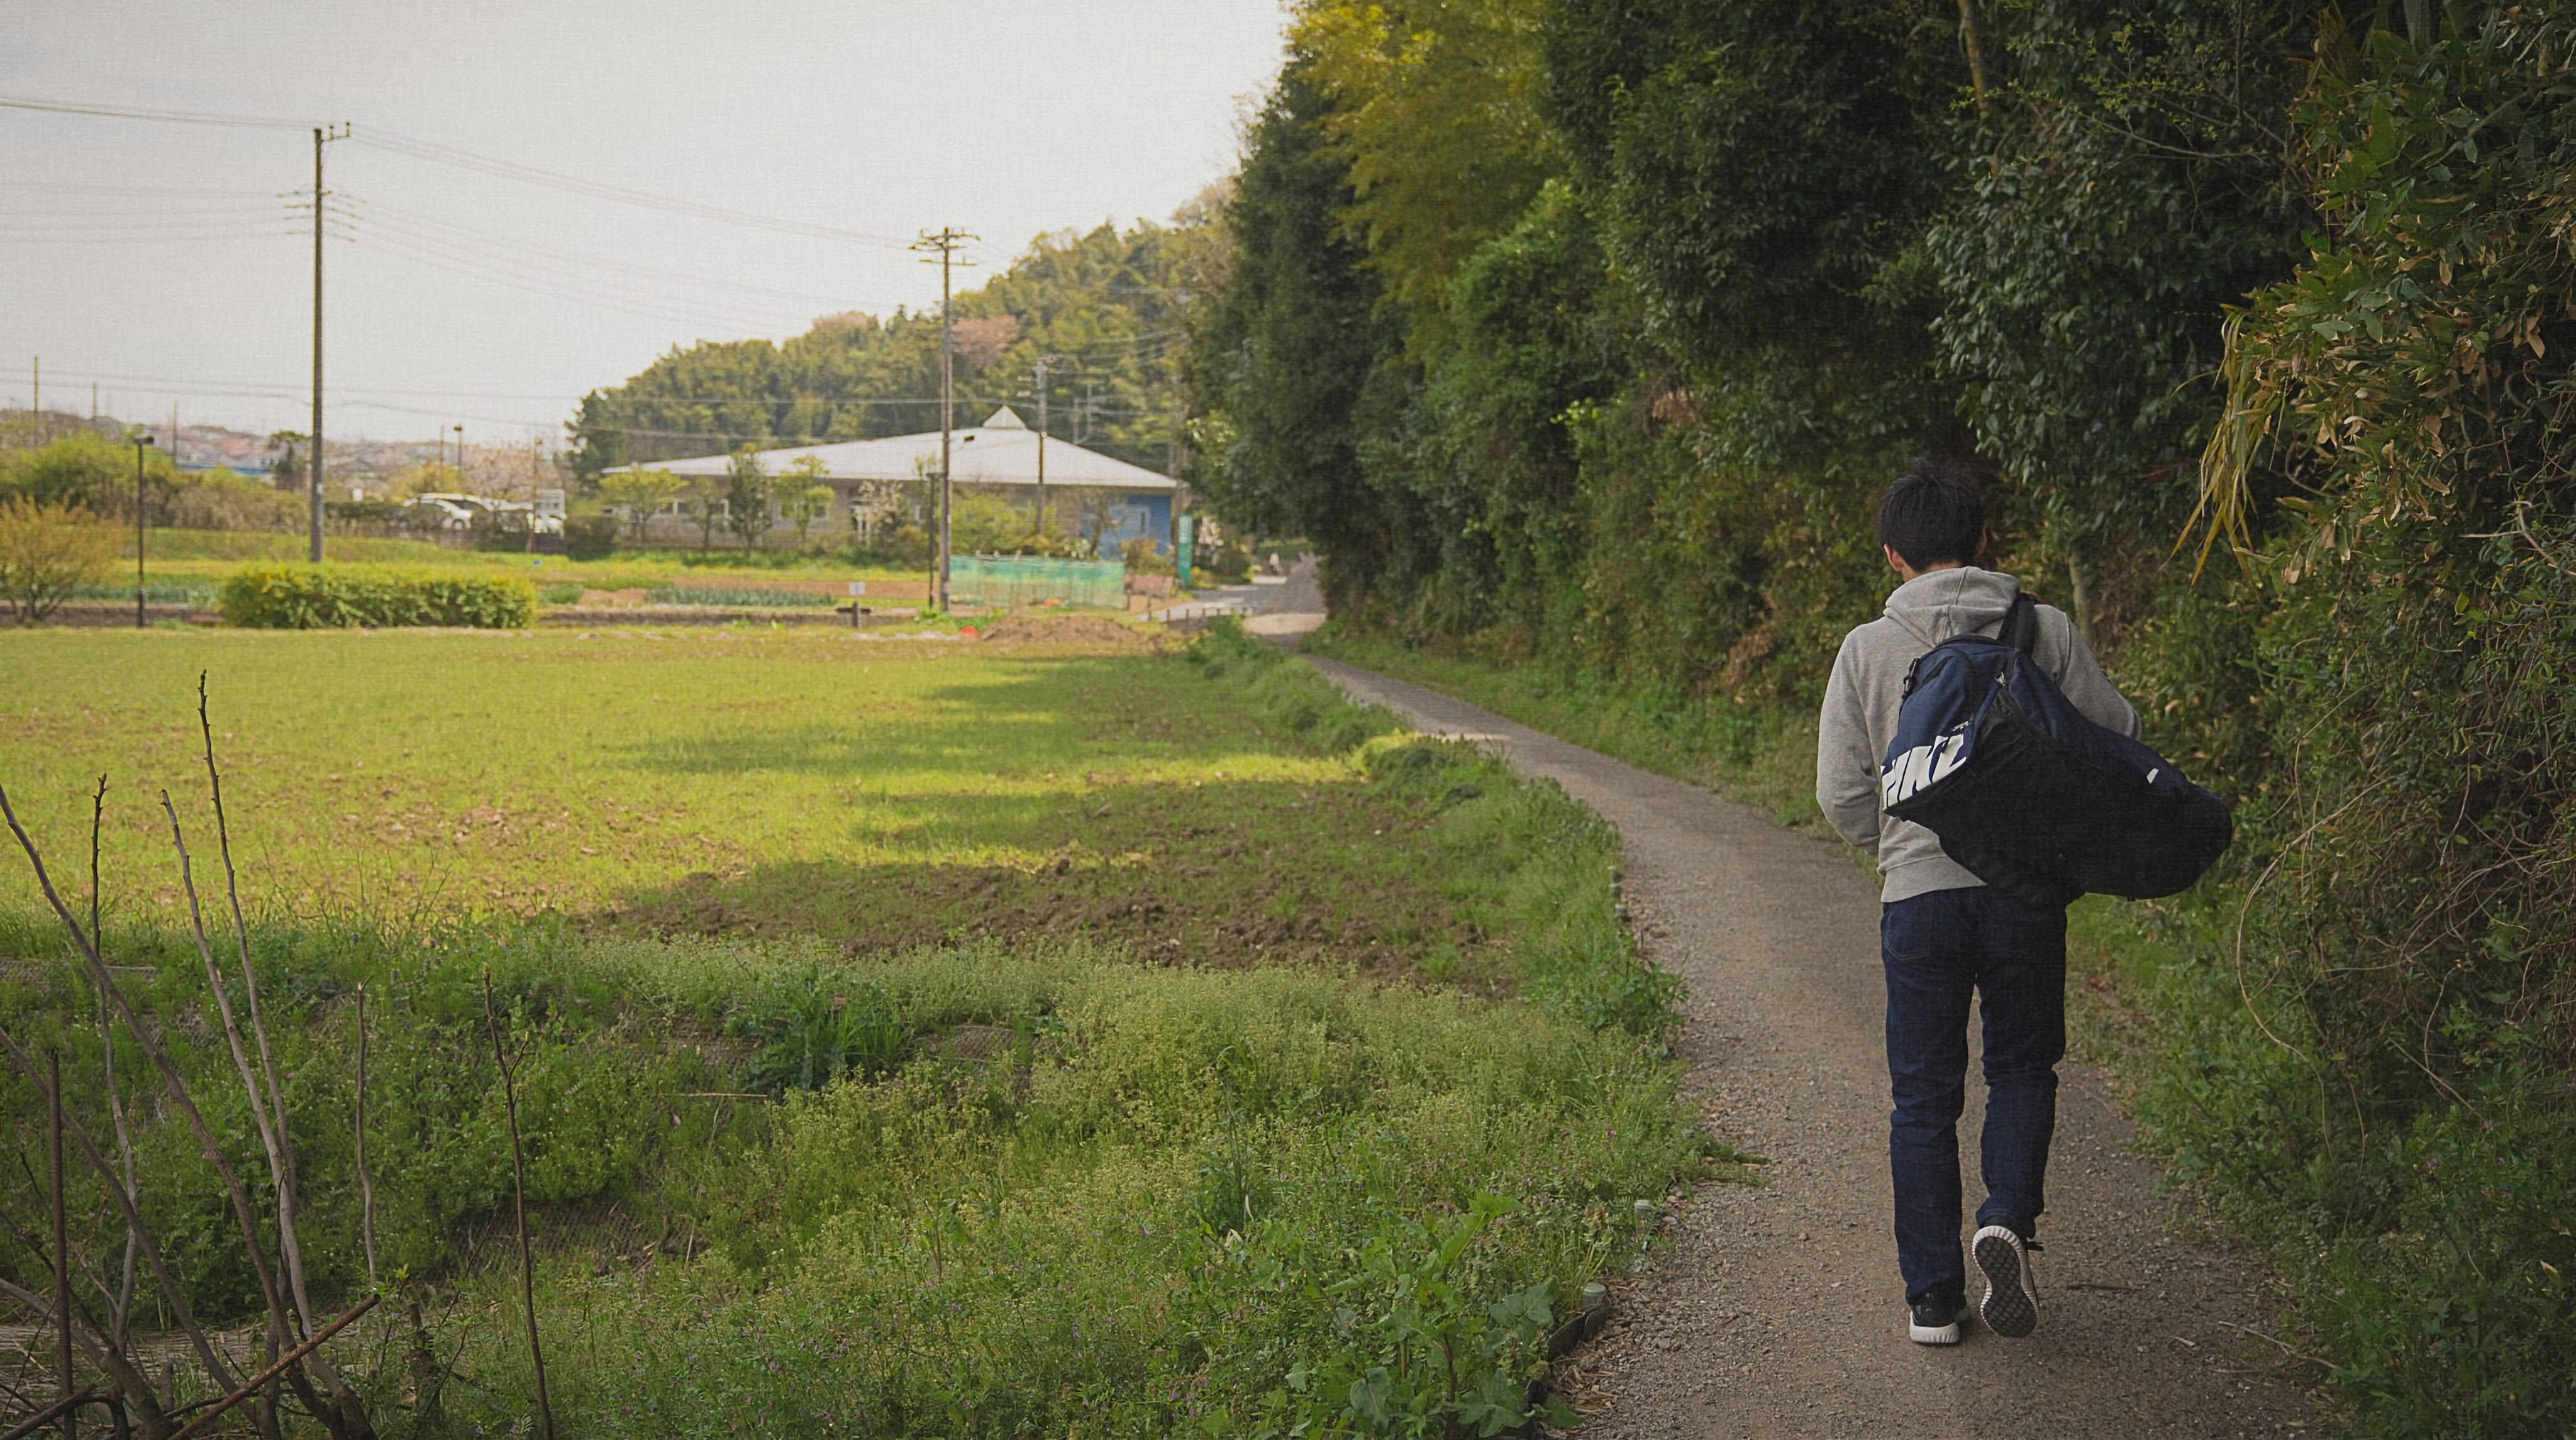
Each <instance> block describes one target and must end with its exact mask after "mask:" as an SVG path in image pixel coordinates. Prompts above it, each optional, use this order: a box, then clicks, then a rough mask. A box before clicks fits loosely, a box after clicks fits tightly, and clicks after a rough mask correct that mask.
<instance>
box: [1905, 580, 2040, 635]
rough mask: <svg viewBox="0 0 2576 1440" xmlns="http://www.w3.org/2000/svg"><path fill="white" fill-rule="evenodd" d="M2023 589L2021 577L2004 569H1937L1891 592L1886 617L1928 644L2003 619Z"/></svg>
mask: <svg viewBox="0 0 2576 1440" xmlns="http://www.w3.org/2000/svg"><path fill="white" fill-rule="evenodd" d="M2020 594H2021V582H2020V581H2019V580H2016V579H2014V578H2013V577H2012V576H2010V575H2006V574H2004V573H2002V572H2001V571H1997V570H1980V569H1978V568H1976V567H1975V566H1973V565H1962V566H1960V567H1959V568H1957V569H1955V570H1933V571H1929V572H1926V573H1924V574H1921V575H1917V576H1915V577H1914V578H1913V579H1911V580H1908V581H1906V582H1905V583H1904V584H1902V585H1899V586H1897V587H1896V593H1895V594H1893V595H1890V596H1888V597H1887V618H1888V619H1890V620H1893V621H1895V622H1896V623H1897V624H1899V625H1901V626H1903V627H1905V632H1906V633H1907V634H1909V635H1912V636H1913V637H1914V638H1915V639H1917V640H1920V641H1922V642H1923V646H1924V648H1925V649H1927V650H1928V649H1930V648H1931V647H1933V646H1935V645H1938V644H1940V643H1941V642H1942V641H1944V640H1947V639H1949V638H1950V637H1951V636H1953V635H1964V634H1966V633H1968V632H1969V631H1971V630H1985V629H1989V628H1992V627H1995V626H1999V625H2001V624H2002V623H2003V618H2004V615H2005V613H2006V612H2008V611H2010V610H2011V609H2012V603H2013V599H2014V597H2016V596H2018V595H2020Z"/></svg>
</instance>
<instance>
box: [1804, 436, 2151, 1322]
mask: <svg viewBox="0 0 2576 1440" xmlns="http://www.w3.org/2000/svg"><path fill="white" fill-rule="evenodd" d="M1985 539H1986V535H1985V499H1984V496H1983V495H1982V494H1981V493H1980V491H1979V489H1978V486H1977V481H1976V477H1975V475H1974V474H1973V473H1972V472H1971V471H1970V470H1969V469H1968V467H1967V466H1965V465H1963V464H1960V463H1957V462H1955V461H1946V460H1916V461H1914V462H1913V463H1912V464H1910V465H1908V466H1906V468H1905V471H1904V473H1903V474H1901V475H1899V476H1898V477H1897V479H1896V483H1895V484H1893V485H1891V486H1889V487H1888V490H1887V493H1886V495H1885V496H1884V497H1883V498H1881V500H1880V501H1879V505H1878V541H1879V548H1880V549H1881V550H1882V551H1883V552H1884V553H1885V555H1886V557H1887V563H1888V565H1889V567H1890V568H1892V569H1893V570H1895V571H1896V573H1897V576H1898V577H1899V579H1900V580H1901V581H1902V582H1903V583H1902V584H1900V585H1898V586H1897V587H1896V591H1895V593H1894V594H1891V595H1889V596H1888V597H1887V612H1886V613H1885V614H1884V615H1882V616H1880V617H1879V618H1878V619H1876V620H1872V621H1871V622H1869V623H1868V624H1866V625H1863V626H1861V627H1860V628H1858V629H1856V630H1854V631H1852V632H1851V634H1849V635H1848V636H1845V637H1844V639H1843V646H1842V652H1841V653H1840V654H1838V655H1836V656H1835V657H1834V673H1833V678H1832V680H1831V681H1830V682H1828V684H1827V685H1826V687H1825V705H1824V713H1823V715H1822V716H1821V717H1820V718H1819V721H1818V724H1817V734H1816V803H1817V804H1819V805H1821V806H1823V807H1824V812H1825V816H1826V818H1827V819H1828V820H1830V821H1832V823H1833V826H1834V829H1835V830H1837V831H1839V832H1841V834H1842V837H1843V838H1844V839H1846V840H1848V841H1850V842H1851V843H1852V844H1854V845H1857V846H1859V847H1860V848H1861V849H1863V850H1865V851H1868V852H1869V853H1870V855H1871V856H1873V857H1874V858H1876V860H1877V861H1878V870H1879V874H1880V876H1881V877H1882V879H1883V884H1882V886H1881V888H1880V892H1879V899H1880V902H1881V910H1880V916H1879V958H1880V960H1881V962H1882V964H1883V965H1884V966H1885V968H1886V972H1887V1076H1888V1084H1889V1088H1890V1090H1891V1091H1892V1092H1893V1095H1894V1098H1895V1110H1894V1113H1893V1114H1892V1115H1891V1116H1890V1117H1889V1123H1888V1142H1887V1156H1888V1168H1889V1171H1890V1172H1891V1175H1892V1178H1893V1180H1894V1182H1895V1189H1896V1261H1897V1269H1898V1270H1899V1271H1900V1272H1901V1273H1902V1274H1903V1276H1904V1278H1905V1302H1906V1306H1907V1308H1908V1311H1909V1312H1910V1313H1909V1315H1908V1324H1907V1330H1906V1333H1907V1334H1908V1335H1909V1336H1910V1337H1911V1338H1912V1339H1914V1340H1915V1341H1917V1342H1918V1343H1921V1344H1925V1345H1955V1344H1957V1343H1958V1340H1959V1315H1960V1312H1961V1311H1962V1310H1964V1309H1965V1308H1966V1304H1967V1273H1966V1269H1965V1267H1964V1265H1963V1264H1962V1262H1961V1256H1960V1253H1959V1204H1960V1200H1959V1129H1958V1122H1959V1113H1960V1109H1961V1107H1962V1105H1963V1104H1964V1102H1965V1098H1966V1093H1967V1074H1968V1002H1969V999H1970V997H1971V996H1972V995H1973V996H1974V997H1976V998H1977V1000H1978V1001H1979V1003H1980V1006H1981V1008H1982V1011H1983V1013H1984V1017H1985V1075H1986V1126H1985V1145H1984V1153H1983V1155H1982V1157H1981V1168H1982V1171H1983V1174H1984V1178H1985V1183H1986V1199H1985V1203H1984V1204H1982V1205H1980V1206H1978V1207H1977V1226H1978V1229H1977V1233H1976V1236H1975V1238H1974V1240H1973V1241H1972V1244H1971V1248H1972V1249H1973V1251H1974V1253H1975V1255H1976V1259H1977V1265H1978V1268H1979V1269H1980V1270H1981V1271H1983V1272H1984V1276H1985V1280H1986V1291H1985V1296H1984V1298H1983V1300H1982V1301H1981V1303H1980V1305H1979V1313H1980V1315H1981V1316H1982V1318H1983V1319H1984V1321H1985V1323H1986V1325H1987V1326H1988V1327H1989V1328H1990V1329H1992V1330H1994V1331H1995V1332H1996V1333H1997V1334H2000V1335H2008V1336H2023V1335H2028V1334H2029V1333H2030V1332H2031V1330H2032V1329H2033V1328H2034V1327H2035V1326H2036V1325H2037V1324H2038V1322H2039V1297H2038V1291H2037V1289H2036V1287H2035V1286H2034V1285H2033V1284H2032V1283H2031V1276H2030V1258H2029V1251H2030V1250H2031V1249H2034V1248H2036V1245H2035V1242H2034V1240H2033V1236H2034V1233H2035V1227H2036V1226H2037V1224H2038V1222H2039V1216H2040V1212H2041V1211H2042V1210H2043V1209H2044V1208H2046V1207H2045V1200H2044V1182H2045V1179H2046V1176H2047V1172H2048V1146H2049V1140H2050V1138H2051V1136H2052V1134H2053V1133H2054V1131H2055V1129H2056V1126H2057V1062H2058V1060H2059V1059H2060V1058H2062V1057H2063V1056H2064V1055H2065V1053H2066V914H2065V912H2064V911H2063V910H2051V911H2040V910H2033V909H2030V908H2029V907H2027V906H2025V905H2022V904H2020V903H2019V902H2017V901H2013V900H2008V899H2006V898H2005V897H2004V896H2002V895H2000V894H1998V893H1996V892H1995V891H1993V890H1990V889H1988V888H1987V887H1986V886H1985V884H1984V883H1983V882H1982V881H1980V880H1978V879H1977V877H1976V876H1974V875H1972V874H1970V873H1969V872H1968V871H1967V870H1966V869H1964V868H1962V867H1961V866H1960V865H1959V864H1958V863H1957V862H1956V861H1953V860H1952V859H1950V857H1948V856H1947V855H1944V854H1943V853H1942V852H1941V842H1940V840H1939V838H1938V837H1936V836H1934V835H1933V833H1932V832H1931V831H1929V830H1926V829H1924V828H1923V827H1922V826H1920V825H1916V824H1912V823H1910V822H1908V821H1904V820H1898V819H1894V818H1892V817H1890V816H1888V815H1887V814H1886V813H1885V812H1884V811H1883V810H1882V809H1881V808H1880V800H1879V765H1880V762H1881V761H1882V760H1883V759H1884V758H1885V756H1886V754H1887V747H1888V742H1889V741H1890V740H1891V739H1892V738H1893V737H1894V735H1895V732H1896V717H1897V708H1898V706H1899V705H1900V704H1901V703H1902V702H1903V700H1904V698H1905V677H1906V672H1907V671H1908V670H1909V669H1910V668H1911V667H1912V666H1913V664H1914V662H1915V660H1916V659H1917V658H1919V657H1920V656H1922V655H1923V654H1924V653H1925V652H1926V651H1928V650H1930V649H1932V648H1933V647H1934V646H1936V645H1938V644H1940V643H1941V642H1942V641H1944V640H1947V639H1949V638H1951V637H1952V636H1954V635H1962V634H1966V633H1968V632H1970V631H1975V632H1977V633H1979V634H1982V635H1995V634H1997V633H1998V632H1999V631H2000V629H2001V628H2002V625H2003V621H2004V618H2005V616H2006V615H2007V614H2008V613H2009V612H2010V611H2011V609H2012V605H2013V600H2014V598H2015V597H2016V596H2018V595H2019V594H2020V593H2021V584H2020V582H2019V581H2017V580H2015V579H2014V578H2013V577H2012V576H2010V575H2003V574H1998V573H1997V572H1995V571H1992V570H1985V569H1980V568H1978V562H1980V561H1981V560H1983V559H1984V558H1985V557H1984V551H1985ZM2036 608H2037V615H2038V621H2039V626H2038V630H2039V635H2038V642H2037V645H2036V647H2035V648H2034V650H2033V652H2032V658H2033V660H2034V661H2035V662H2036V663H2037V664H2038V665H2039V666H2040V667H2041V668H2042V669H2044V670H2046V671H2047V672H2048V674H2049V676H2050V678H2052V679H2054V680H2055V681H2056V682H2057V685H2058V688H2059V689H2060V690H2062V691H2063V692H2064V693H2065V695H2066V698H2067V699H2068V700H2070V701H2072V702H2073V703H2074V705H2075V707H2076V709H2078V710H2079V711H2081V712H2083V714H2084V716H2085V718H2087V719H2089V720H2091V721H2093V722H2094V723H2095V724H2098V725H2101V726H2103V727H2105V728H2106V729H2111V730H2117V731H2119V732H2120V733H2122V734H2124V735H2127V736H2130V737H2131V738H2135V737H2136V736H2137V734H2138V714H2137V711H2136V710H2135V709H2133V708H2131V706H2130V705H2129V702H2128V701H2126V700H2124V699H2122V698H2120V692H2119V691H2117V690H2115V689H2113V688H2112V687H2111V682H2110V680H2109V679H2108V678H2107V677H2105V676H2104V675H2103V673H2102V667H2101V666H2100V665H2099V664H2098V663H2096V662H2095V660H2094V659H2093V655H2092V652H2091V651H2090V650H2088V649H2087V648H2086V647H2085V644H2084V641H2083V638H2082V637H2081V636H2080V635H2078V634H2077V633H2076V630H2075V625H2074V622H2072V621H2070V620H2068V619H2067V618H2066V616H2065V615H2064V614H2063V613H2062V612H2060V611H2058V610H2056V609H2054V608H2052V607H2050V606H2047V605H2041V606H2038V607H2036Z"/></svg>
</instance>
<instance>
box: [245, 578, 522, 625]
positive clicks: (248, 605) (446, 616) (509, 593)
mask: <svg viewBox="0 0 2576 1440" xmlns="http://www.w3.org/2000/svg"><path fill="white" fill-rule="evenodd" d="M215 603H216V605H217V607H218V608H220V609H221V610H222V611H223V612H224V619H225V621H226V622H227V623H229V624H233V625H239V626H243V627H246V628H249V629H255V630H328V629H338V628H347V627H352V626H365V627H368V628H371V629H372V628H380V627H390V626H398V625H461V626H467V627H471V628H473V629H478V630H515V629H519V628H521V627H524V626H526V625H528V624H529V623H530V622H531V621H533V620H534V619H535V618H536V609H537V592H536V588H535V587H534V586H532V585H530V584H529V583H528V582H527V581H525V580H520V579H515V578H483V577H467V576H448V575H405V574H403V573H401V572H399V571H390V570H374V569H357V568H350V569H340V568H335V567H331V566H311V567H302V566H295V567H290V566H284V565H254V566H250V567H247V568H245V569H242V570H240V571H237V572H235V574H234V575H233V577H232V578H231V579H229V580H227V581H225V582H224V588H223V592H222V594H221V595H220V596H218V597H217V599H216V602H215Z"/></svg>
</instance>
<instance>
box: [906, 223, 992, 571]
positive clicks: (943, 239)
mask: <svg viewBox="0 0 2576 1440" xmlns="http://www.w3.org/2000/svg"><path fill="white" fill-rule="evenodd" d="M982 238H983V237H982V236H980V235H969V234H967V233H966V232H965V231H963V230H957V229H952V228H949V227H945V226H943V227H941V228H940V229H938V230H925V231H923V232H922V233H921V239H920V241H919V242H917V243H916V244H914V246H913V247H912V248H913V249H915V250H919V251H923V252H925V254H926V255H928V254H936V255H937V256H938V260H937V264H938V266H939V540H938V551H939V553H938V554H937V556H935V557H934V559H935V562H936V567H937V568H936V569H934V570H933V571H932V573H931V578H930V601H931V606H932V608H934V609H936V610H938V611H939V612H940V613H941V614H943V615H944V614H946V613H948V546H949V524H948V522H949V512H950V509H951V502H952V501H953V499H954V498H955V492H956V487H955V486H954V485H952V484H951V483H949V463H948V461H949V456H948V451H949V444H950V439H949V432H950V431H952V430H954V429H956V428H957V335H956V327H955V323H954V322H955V317H954V316H952V315H950V314H949V306H948V295H949V291H948V271H949V267H950V266H952V265H971V264H973V263H974V262H973V261H971V260H959V259H957V258H956V256H957V247H958V246H959V245H962V244H964V243H965V242H967V241H969V240H980V239H982ZM922 263H923V264H925V265H927V264H931V263H933V262H932V261H930V260H929V259H927V258H925V259H924V260H923V261H922Z"/></svg>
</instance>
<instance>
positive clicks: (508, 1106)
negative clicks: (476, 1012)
mask: <svg viewBox="0 0 2576 1440" xmlns="http://www.w3.org/2000/svg"><path fill="white" fill-rule="evenodd" d="M483 1024H484V1026H485V1028H487V1029H489V1030H490V1031H491V1032H492V1059H493V1061H494V1062H495V1063H497V1064H498V1065H499V1066H500V1067H501V1107H502V1111H503V1113H505V1114H506V1115H508V1116H509V1119H510V1198H511V1200H512V1202H513V1203H514V1204H515V1205H516V1207H517V1209H518V1215H519V1298H520V1299H521V1300H522V1301H524V1302H525V1303H526V1305H527V1310H528V1361H529V1363H530V1364H532V1365H533V1366H535V1367H536V1372H537V1425H538V1434H539V1435H540V1436H542V1437H543V1440H555V1411H554V1406H553V1405H552V1404H551V1403H549V1402H548V1401H547V1399H546V1355H545V1351H544V1350H543V1349H542V1348H540V1347H539V1346H538V1344H537V1262H536V1258H535V1255H534V1254H533V1252H531V1251H530V1250H529V1249H528V1175H527V1167H526V1166H525V1164H523V1163H522V1161H521V1160H520V1156H519V1096H518V1087H517V1085H516V1083H515V1082H514V1081H513V1080H512V1078H511V1075H510V1057H509V1054H508V1052H507V1051H505V1050H503V1049H502V1048H501V1022H500V1020H499V1018H498V1017H497V1016H495V1015H494V1013H493V1010H492V967H491V966H489V965H486V966H484V967H483Z"/></svg>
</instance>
